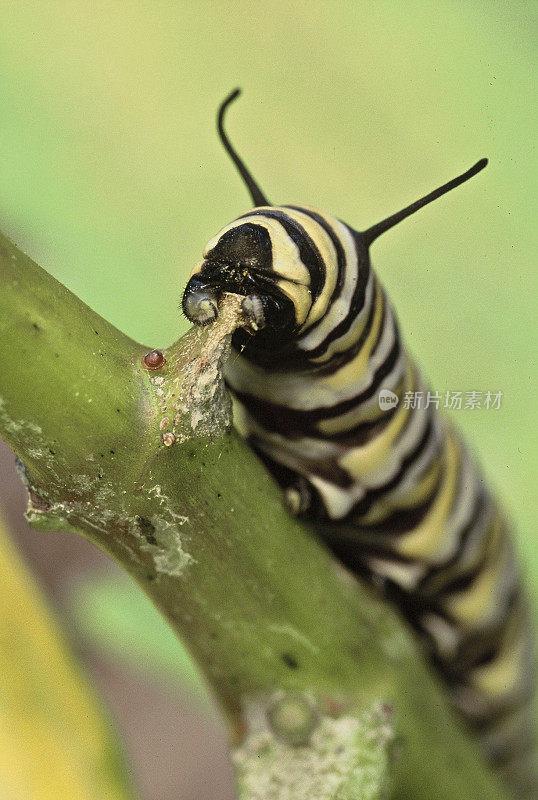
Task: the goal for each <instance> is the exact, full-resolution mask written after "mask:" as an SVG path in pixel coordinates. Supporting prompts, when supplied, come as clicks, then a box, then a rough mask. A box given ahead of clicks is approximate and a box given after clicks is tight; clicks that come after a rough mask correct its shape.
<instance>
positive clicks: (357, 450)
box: [340, 363, 413, 479]
mask: <svg viewBox="0 0 538 800" xmlns="http://www.w3.org/2000/svg"><path fill="white" fill-rule="evenodd" d="M412 381H413V368H412V366H411V364H410V363H408V365H407V368H406V374H405V388H404V392H405V391H408V388H407V387H408V386H410V385H411V384H412ZM410 414H411V408H409V407H408V408H406V407H405V405H404V404H403V403H402V405H401V406H400V408H399V409H398V410H397V412H396V414H395V415H394V417H393V418H392V419H391V421H390V422H389V424H388V425H387V427H386V428H385V429H384V430H383V431H382V432H381V433H380V435H379V436H377V437H376V438H375V439H372V441H370V442H368V443H367V444H365V445H363V446H362V447H354V448H352V449H351V450H348V451H347V453H346V454H345V455H344V456H343V457H342V458H341V459H340V466H341V467H343V469H345V470H346V472H347V473H348V475H349V476H350V477H351V478H356V479H358V478H365V477H367V476H368V475H371V474H372V472H375V470H376V469H378V467H379V466H380V465H381V464H382V463H383V462H384V461H386V460H387V458H389V456H390V451H391V449H392V447H393V445H394V442H395V440H396V439H397V438H398V436H399V434H400V433H401V431H402V428H403V427H404V425H405V423H406V422H407V420H408V418H409V415H410Z"/></svg>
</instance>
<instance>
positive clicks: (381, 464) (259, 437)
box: [191, 206, 534, 797]
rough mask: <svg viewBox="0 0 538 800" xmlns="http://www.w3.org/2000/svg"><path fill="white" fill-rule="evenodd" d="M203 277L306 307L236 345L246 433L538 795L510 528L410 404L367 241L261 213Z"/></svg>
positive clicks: (452, 441)
mask: <svg viewBox="0 0 538 800" xmlns="http://www.w3.org/2000/svg"><path fill="white" fill-rule="evenodd" d="M257 253H258V254H260V255H259V257H258V256H257ZM234 259H235V263H233V264H232V272H231V273H230V272H229V270H228V271H227V269H228V267H225V266H224V265H228V266H229V265H230V263H231V262H234ZM219 275H221V276H223V277H222V280H221V282H220V283H219ZM193 279H194V280H195V281H196V280H198V281H199V280H202V283H203V284H204V285H206V284H212V286H213V287H214V288H215V291H217V290H225V291H236V292H238V293H243V294H251V293H252V291H253V287H255V286H256V285H257V282H258V281H260V282H261V283H260V286H261V287H262V290H263V291H265V292H267V291H269V289H268V287H269V288H271V287H273V289H274V291H275V292H276V294H277V296H279V297H280V298H285V299H286V301H287V302H288V304H291V305H288V306H287V313H290V311H292V313H293V321H292V324H290V325H288V327H287V328H286V333H285V334H284V335H283V334H282V333H280V334H279V333H278V331H277V330H272V329H271V326H270V325H269V326H268V327H266V328H265V329H264V330H261V331H259V332H256V331H255V330H254V331H250V333H248V332H245V331H244V330H239V331H237V332H236V334H235V335H234V340H233V344H234V349H235V353H234V355H233V356H232V357H231V358H230V359H229V361H228V364H227V367H226V379H227V382H228V385H229V387H230V389H231V391H232V393H233V395H234V396H235V398H236V399H237V401H238V412H239V416H240V419H239V420H238V426H239V428H240V430H241V432H242V433H243V434H244V435H245V436H246V438H247V439H248V441H249V443H250V444H251V446H252V447H253V448H254V449H255V450H256V451H257V452H258V453H259V454H260V456H261V457H262V458H263V460H264V461H265V462H266V464H267V465H268V467H269V469H270V470H271V471H272V473H273V475H274V476H275V477H276V479H277V480H278V481H279V483H280V484H281V485H282V487H283V488H284V490H285V492H286V494H287V497H288V501H289V503H290V505H292V506H294V507H295V509H296V510H297V511H298V512H300V513H302V514H304V515H305V516H306V517H307V518H308V519H310V520H312V521H314V522H315V524H316V525H317V527H318V528H319V531H320V533H321V535H322V536H323V537H324V538H325V540H326V541H327V543H328V544H329V546H330V547H331V548H332V550H333V551H334V552H335V553H336V554H337V555H338V556H339V557H340V559H341V560H342V562H343V563H344V564H345V565H346V566H347V567H348V568H350V569H351V570H353V571H354V572H355V573H358V574H360V575H361V576H365V577H367V578H368V579H370V580H372V581H373V582H374V583H375V584H377V585H378V586H380V587H381V588H382V589H383V591H384V592H385V594H386V595H387V596H388V597H389V598H391V599H392V600H393V601H394V602H395V603H396V604H397V605H398V606H399V608H400V609H401V611H402V613H403V614H404V615H405V616H406V618H407V619H408V621H409V622H410V623H411V624H412V625H413V627H414V628H415V629H416V631H417V632H418V634H419V635H420V637H421V639H422V641H423V642H424V644H425V647H426V648H427V651H428V653H429V655H430V657H431V660H432V662H433V664H434V665H435V667H436V668H437V670H438V671H439V672H440V674H441V675H442V677H443V679H444V680H445V682H446V684H447V686H448V688H449V691H450V695H451V699H452V702H453V704H454V705H455V706H456V707H457V709H458V710H459V711H460V712H461V714H462V715H463V717H464V718H465V720H466V721H467V724H468V725H469V726H471V727H472V728H473V729H474V730H475V732H476V734H477V735H478V737H479V739H480V741H481V744H482V747H483V750H484V752H485V754H486V756H487V757H488V758H489V759H490V760H491V761H492V762H493V763H494V764H495V765H496V766H497V768H498V769H499V770H500V771H501V772H503V773H504V775H505V778H506V780H507V781H508V782H509V783H510V784H511V785H512V786H513V787H515V788H516V789H517V791H518V796H520V797H530V796H531V793H532V792H533V791H534V788H533V787H534V783H533V780H534V779H533V777H532V772H533V769H534V766H533V763H532V754H531V749H532V743H533V731H532V722H531V713H530V698H531V695H532V690H533V652H532V639H531V635H530V631H529V625H528V619H527V613H526V609H525V600H524V597H523V594H522V589H521V585H520V583H519V580H518V571H517V567H516V562H515V558H514V552H513V546H512V541H511V538H510V536H509V534H508V531H507V524H506V521H505V519H504V517H503V515H502V513H501V511H500V510H499V508H498V507H497V505H496V503H495V501H494V500H493V499H492V497H491V496H490V494H489V493H488V491H487V489H486V488H485V486H484V483H483V480H482V476H481V474H480V472H479V470H478V469H477V467H476V465H475V463H474V461H473V458H472V457H471V456H470V454H469V453H468V451H467V448H466V447H465V445H464V444H463V443H462V441H461V439H460V437H459V435H458V433H457V432H456V431H455V430H454V428H453V427H452V425H451V424H450V422H449V421H448V419H446V418H445V417H444V416H443V415H442V414H441V413H440V412H439V411H438V410H437V409H436V408H435V403H430V405H429V407H427V408H426V407H425V405H426V404H425V403H422V404H421V405H422V407H415V408H413V407H412V406H413V404H410V403H406V402H405V398H406V396H407V397H409V396H410V395H409V393H414V392H423V393H424V397H426V396H427V388H428V387H427V386H426V385H425V384H424V381H423V379H422V378H421V376H420V373H419V371H418V370H417V368H416V366H415V364H414V363H413V360H412V359H411V358H410V357H409V355H408V354H407V353H406V351H405V349H404V347H403V345H402V341H401V338H400V335H399V331H398V325H397V322H396V318H395V315H394V312H393V310H392V308H391V306H390V304H389V302H388V300H387V297H386V294H385V291H384V289H383V287H382V286H381V284H380V283H379V281H378V279H377V278H376V276H375V274H374V272H373V270H372V269H371V267H370V259H369V252H368V245H367V242H366V241H364V240H363V238H362V234H360V233H358V232H356V231H354V230H352V229H351V228H350V227H349V226H347V225H345V224H344V223H342V222H340V221H339V220H337V219H335V218H333V217H330V216H328V215H326V214H324V213H322V212H321V211H317V210H314V209H311V208H308V207H298V206H281V207H272V206H268V207H258V208H256V209H254V210H253V211H252V212H250V213H248V214H246V215H244V216H243V217H241V218H239V219H237V220H235V221H234V222H232V223H231V224H230V225H228V226H227V227H226V228H224V229H223V230H222V231H221V232H220V233H219V234H218V235H217V236H216V237H214V239H213V240H211V242H210V243H209V244H208V246H207V248H206V251H205V252H204V261H203V262H201V264H200V265H198V266H197V267H196V268H195V270H194V273H193ZM191 280H192V279H191ZM234 281H235V283H234ZM245 281H246V284H245V283H244V282H245ZM253 332H254V335H252V333H253ZM386 390H389V392H392V393H393V394H394V395H396V397H397V398H398V402H397V403H393V404H392V405H390V406H389V407H388V408H387V407H385V404H383V403H381V404H380V393H381V394H383V393H384V394H386ZM532 796H534V795H532Z"/></svg>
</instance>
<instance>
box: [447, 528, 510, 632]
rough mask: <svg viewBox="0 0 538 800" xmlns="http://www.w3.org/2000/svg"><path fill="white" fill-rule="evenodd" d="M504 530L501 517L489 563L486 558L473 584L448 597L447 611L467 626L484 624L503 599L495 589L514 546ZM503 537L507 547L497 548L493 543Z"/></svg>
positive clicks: (493, 541)
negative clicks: (509, 543)
mask: <svg viewBox="0 0 538 800" xmlns="http://www.w3.org/2000/svg"><path fill="white" fill-rule="evenodd" d="M502 530H503V526H502V523H501V521H500V520H499V519H497V520H496V523H495V526H494V529H493V532H492V552H491V553H490V557H489V563H488V562H487V561H486V564H485V565H484V566H483V567H482V570H481V571H480V572H479V574H478V575H477V577H476V578H475V580H474V581H473V582H472V584H471V586H469V587H468V588H467V589H465V590H462V591H461V592H458V593H457V594H452V595H449V596H448V597H446V598H445V602H444V605H445V608H446V609H447V611H448V612H449V613H450V614H452V616H454V617H455V618H456V619H457V620H458V621H459V622H460V623H462V624H464V625H468V626H476V625H479V624H481V623H484V622H486V621H487V620H488V619H489V617H490V616H491V614H492V612H493V611H494V610H495V606H496V604H497V602H498V600H499V598H498V596H497V592H496V591H495V589H496V587H497V586H498V585H499V581H500V580H501V577H502V575H503V573H504V571H505V569H506V568H507V566H508V563H509V559H510V549H509V547H508V546H507V540H506V538H503V537H502V536H501V532H502ZM500 540H501V541H503V542H504V544H505V545H506V546H505V547H503V548H500V549H499V548H498V547H494V546H493V545H494V544H495V543H497V542H499V541H500Z"/></svg>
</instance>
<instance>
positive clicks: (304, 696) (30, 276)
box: [0, 238, 506, 800]
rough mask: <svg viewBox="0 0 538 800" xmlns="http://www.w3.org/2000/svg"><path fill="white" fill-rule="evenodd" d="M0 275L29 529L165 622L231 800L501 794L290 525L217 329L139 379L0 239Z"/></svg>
mask: <svg viewBox="0 0 538 800" xmlns="http://www.w3.org/2000/svg"><path fill="white" fill-rule="evenodd" d="M0 272H1V278H2V281H1V289H0V341H1V348H2V358H3V369H2V373H1V376H0V434H1V435H2V437H3V438H4V439H5V441H6V442H7V443H8V444H9V445H10V446H11V447H12V448H13V450H14V451H15V452H16V454H17V455H18V456H19V458H20V459H21V460H22V462H23V464H24V468H23V472H24V477H25V480H26V482H27V485H28V488H29V497H30V503H29V510H28V517H29V520H30V522H31V524H32V525H34V526H35V527H37V528H41V529H51V528H53V529H58V528H63V529H67V530H76V531H78V532H80V533H82V534H83V535H84V536H86V537H87V538H89V539H91V540H92V541H93V542H95V543H96V544H97V545H98V546H99V547H101V548H102V549H103V550H105V551H106V552H107V553H108V554H109V555H111V556H112V557H113V558H114V559H116V560H117V561H118V562H119V563H120V564H121V565H122V567H124V568H125V569H126V570H127V571H128V572H129V573H130V574H131V575H132V576H133V577H134V578H135V580H136V581H137V582H138V583H139V584H140V586H141V587H142V588H143V590H144V591H145V592H146V593H147V594H148V595H149V596H150V597H151V598H152V600H153V601H154V603H155V605H156V606H157V607H158V608H159V609H160V611H161V612H162V613H163V614H164V615H165V616H166V617H167V618H168V620H169V622H170V624H171V625H172V627H173V629H174V630H175V631H176V632H177V634H178V636H179V637H180V638H181V640H182V641H183V642H184V643H185V644H186V646H187V647H188V648H189V650H190V651H191V653H192V654H193V656H194V658H195V659H196V661H197V663H198V665H199V667H200V669H201V670H202V672H203V673H204V675H205V677H206V679H207V681H208V683H209V685H210V686H211V687H212V689H213V691H214V693H215V695H216V698H217V700H218V702H219V703H220V705H221V707H222V708H223V709H224V711H225V712H226V714H227V716H228V719H229V720H230V724H231V728H232V730H233V732H234V736H235V742H236V762H237V765H238V774H239V785H240V796H241V800H247V798H249V799H250V798H261V799H263V800H270V798H272V797H275V798H276V797H279V798H287V797H290V798H291V797H295V798H296V800H300V798H301V794H300V793H299V790H298V789H297V788H296V787H297V786H299V785H300V784H301V780H302V781H303V785H305V781H306V779H307V777H308V779H309V780H310V779H312V780H313V779H314V777H317V778H319V779H320V780H321V779H322V775H325V778H324V780H325V785H326V786H327V787H329V788H327V793H326V794H323V793H320V794H319V798H320V800H321V798H325V797H327V798H334V799H335V800H336V798H348V797H349V798H351V797H358V796H361V797H362V796H364V797H372V798H374V797H379V798H381V797H385V796H390V797H392V798H401V800H404V798H405V799H406V800H407V799H408V798H411V797H412V798H424V799H426V798H428V799H429V798H432V797H435V798H436V799H437V800H444V799H445V798H446V800H448V798H450V800H475V798H477V797H488V798H490V799H491V800H501V798H506V794H505V793H504V791H503V789H502V788H501V787H500V786H499V785H498V782H497V780H496V778H495V777H494V776H493V775H492V774H490V772H489V770H488V769H487V768H486V767H485V766H484V765H483V763H482V761H481V758H480V756H479V754H478V752H477V748H476V746H475V744H474V742H473V741H471V740H470V739H469V738H468V736H467V735H466V733H465V732H464V731H463V730H461V729H460V727H459V725H458V723H457V722H456V721H455V720H454V719H453V717H452V715H451V713H450V711H449V709H448V707H447V704H446V701H445V697H444V693H443V690H442V689H441V688H440V687H439V686H438V685H437V682H436V679H435V678H434V677H433V676H432V675H431V673H430V671H429V669H428V668H427V667H426V665H425V664H424V661H423V659H422V658H421V657H420V655H419V654H418V653H417V648H416V645H415V642H414V639H413V637H412V636H411V634H410V633H409V632H408V630H407V628H406V627H405V625H404V623H403V622H402V621H401V619H400V618H399V616H398V615H397V614H396V613H395V612H394V611H393V609H392V607H391V606H390V605H388V604H387V603H385V602H383V601H381V600H380V599H378V598H377V597H376V596H374V595H373V594H372V592H371V591H370V590H369V589H368V588H367V587H365V586H362V585H360V584H358V583H357V582H356V581H354V580H352V579H350V577H349V576H348V575H347V574H344V573H343V571H342V570H341V569H340V568H339V566H338V565H337V564H336V563H335V562H334V560H333V559H332V557H331V556H330V555H329V553H328V552H327V551H326V550H325V548H324V547H323V546H322V545H321V544H320V543H319V542H318V541H317V539H316V538H315V537H314V535H313V534H312V533H311V531H309V530H308V528H307V527H305V526H304V525H303V524H301V523H299V522H298V521H297V520H295V519H293V518H291V517H290V515H289V514H288V512H287V511H286V510H285V508H284V507H283V504H282V501H281V497H280V492H279V490H278V488H277V487H276V486H275V485H274V483H273V482H272V480H271V479H270V477H269V476H268V474H267V473H266V471H265V469H264V467H263V466H262V465H261V463H260V462H259V461H258V460H257V458H256V457H255V456H254V455H253V453H252V452H251V451H250V450H249V449H248V447H247V446H246V445H245V444H244V443H243V441H242V440H241V439H240V438H239V437H238V435H237V434H236V433H235V432H234V431H233V430H231V429H230V427H229V420H230V411H229V401H228V399H227V397H226V393H225V391H224V389H223V385H222V380H221V378H220V372H219V369H218V367H219V363H220V361H221V360H222V358H224V357H225V356H226V349H227V347H228V344H229V342H228V340H229V336H228V337H224V338H222V339H221V340H220V341H219V342H217V343H215V342H213V344H212V343H211V333H209V332H208V329H204V330H192V331H190V332H189V333H188V334H187V335H186V336H185V337H183V338H182V339H181V340H179V341H178V342H176V343H175V344H174V345H173V346H172V347H171V348H169V350H168V351H166V352H165V356H166V359H167V364H166V366H165V367H164V368H163V369H161V370H158V371H154V372H152V371H148V370H147V369H146V368H145V367H144V365H143V363H142V357H143V355H144V353H145V352H146V351H147V348H144V347H142V346H141V345H139V344H137V343H135V342H133V341H132V340H130V339H128V338H127V337H126V336H124V335H123V334H122V333H121V332H119V331H117V330H116V329H115V328H113V327H112V326H111V325H110V324H109V323H107V322H105V321H104V320H103V319H101V318H100V317H99V316H98V315H97V314H95V313H94V312H93V311H91V310H90V309H89V308H88V307H87V306H85V305H84V304H83V303H82V302H81V301H80V300H78V299H77V298H76V297H75V296H74V295H73V294H71V293H70V292H69V291H68V290H67V289H66V288H65V287H63V286H61V285H60V284H59V283H58V282H57V281H56V280H54V279H53V278H52V277H51V276H50V275H48V274H47V273H45V272H44V271H43V270H42V269H41V268H40V267H38V266H37V265H36V264H34V263H33V262H32V261H31V260H30V259H29V258H28V257H27V256H25V255H23V254H22V253H21V252H20V251H19V250H17V248H16V247H14V245H13V244H11V243H10V242H9V241H8V240H7V239H5V238H2V239H1V240H0ZM163 434H166V435H165V436H164V437H163ZM286 703H288V705H289V703H291V706H290V707H289V708H288V706H287V705H286ZM294 703H296V704H298V706H297V707H296V705H294ZM305 703H306V706H304V707H303V705H301V704H305ZM282 704H283V705H282ZM290 708H291V710H290ZM305 708H306V712H305V713H306V717H308V719H306V718H305V719H303V718H302V717H301V714H302V712H303V711H304V709H305ZM275 709H276V710H275ZM301 709H302V710H301ZM297 714H298V716H297ZM309 715H310V717H309ZM297 720H298V721H297ZM294 725H299V729H300V730H299V732H297V730H295V728H294ZM301 725H302V726H303V727H302V728H301ZM290 726H291V727H290ZM312 731H313V732H312ZM297 737H299V739H300V740H301V741H299V744H297V742H298V739H297ZM301 737H302V738H301ZM335 742H336V744H335ZM282 748H284V751H285V753H287V755H288V757H289V759H288V761H286V758H285V756H284V755H283V750H282ZM331 748H332V749H331ZM328 752H331V753H333V755H334V758H333V760H332V761H331V760H329V765H328V763H327V761H326V759H325V760H324V758H325V756H326V755H327V753H328ZM342 753H343V756H342V757H341V758H340V756H341V754H342ZM323 754H324V755H323ZM307 756H310V757H311V758H310V760H309V759H308V758H307ZM322 756H323V757H322ZM338 759H340V760H338ZM260 763H261V764H262V765H263V768H262V769H261V772H260ZM284 764H285V765H286V768H285V769H284V767H283V765H284ZM316 765H317V766H316ZM316 769H318V771H319V770H321V772H320V773H319V775H317V776H316V775H315V773H316ZM301 770H302V772H301ZM323 770H325V772H324V773H323ZM327 770H329V772H327ZM331 770H332V771H333V774H336V775H337V777H338V780H339V783H338V781H337V782H336V783H335V784H334V785H335V786H336V788H335V789H334V791H333V790H332V789H330V786H332V784H331V782H330V781H328V780H327V775H328V774H329V773H330V771H331ZM388 773H391V774H390V786H391V788H390V789H388V788H387V786H388V785H389V783H388V781H387V776H388ZM298 775H299V778H297V776H298ZM268 776H269V777H271V776H272V777H271V780H269V778H268ZM291 776H294V777H293V778H292V777H291ZM376 776H377V777H376ZM293 781H295V783H293ZM368 781H369V782H370V783H368ZM308 785H309V786H311V787H312V786H315V785H317V784H312V783H310V784H308ZM275 786H278V787H279V789H278V791H279V792H280V793H277V794H274V793H273V794H271V791H273V792H274V791H275V789H274V787H275ZM368 786H370V789H368ZM271 787H273V788H271ZM293 787H295V788H293ZM370 790H371V792H370V794H368V791H370ZM310 791H311V792H312V791H314V790H313V789H312V788H310ZM316 791H317V790H316ZM319 791H320V792H321V790H319ZM286 792H287V794H286ZM361 793H362V794H361ZM306 796H308V795H305V797H306ZM310 796H311V797H312V798H313V800H314V796H313V795H312V794H311V795H310Z"/></svg>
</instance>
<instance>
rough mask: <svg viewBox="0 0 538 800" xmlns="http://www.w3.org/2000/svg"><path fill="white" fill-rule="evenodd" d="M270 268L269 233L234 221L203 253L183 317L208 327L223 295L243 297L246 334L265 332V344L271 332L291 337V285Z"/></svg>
mask: <svg viewBox="0 0 538 800" xmlns="http://www.w3.org/2000/svg"><path fill="white" fill-rule="evenodd" d="M272 264H273V257H272V245H271V239H270V236H269V234H268V232H267V230H266V229H264V228H263V227H262V226H260V225H256V224H254V223H252V222H242V220H236V221H235V222H234V223H232V224H231V225H229V226H228V227H227V228H225V229H224V231H223V232H221V233H219V234H218V235H217V236H216V237H214V239H212V240H211V241H210V242H209V244H208V245H207V247H206V248H205V250H204V258H203V260H202V261H201V262H200V263H199V264H197V265H196V267H195V269H194V271H193V273H192V275H191V278H190V280H189V282H188V284H187V286H186V289H185V293H184V295H183V303H182V305H183V313H184V314H185V316H186V317H187V318H188V319H189V320H190V321H191V322H194V323H195V324H197V325H207V324H208V323H210V322H213V320H214V319H216V317H217V315H218V307H219V301H220V299H221V297H222V296H223V294H224V293H232V294H237V295H240V296H242V297H243V301H242V309H243V312H244V315H245V318H246V320H247V323H246V325H245V329H246V330H247V332H248V333H251V334H255V333H258V332H261V331H265V334H266V335H265V336H261V337H259V338H261V339H264V338H265V339H267V338H268V334H269V332H271V333H272V334H273V335H276V336H278V337H279V338H282V336H285V335H286V334H288V335H290V334H291V333H292V331H293V329H294V327H295V326H296V322H297V320H296V313H295V305H294V303H293V300H292V299H291V298H292V297H293V293H294V292H293V286H292V282H291V281H288V280H286V276H285V275H277V274H276V273H275V272H274V271H273V269H272ZM306 283H308V280H306ZM287 284H289V286H287ZM304 288H305V289H307V286H305V287H304ZM295 291H296V290H295ZM307 291H308V289H307Z"/></svg>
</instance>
